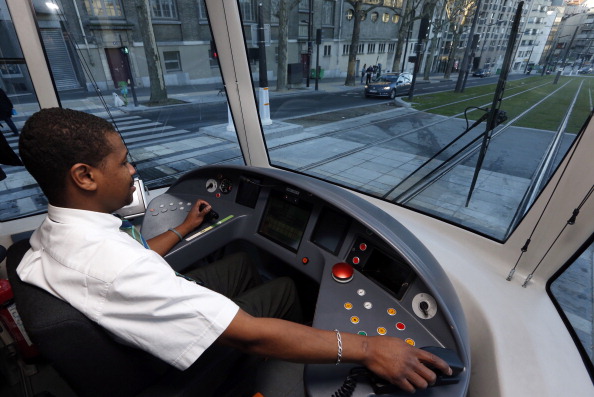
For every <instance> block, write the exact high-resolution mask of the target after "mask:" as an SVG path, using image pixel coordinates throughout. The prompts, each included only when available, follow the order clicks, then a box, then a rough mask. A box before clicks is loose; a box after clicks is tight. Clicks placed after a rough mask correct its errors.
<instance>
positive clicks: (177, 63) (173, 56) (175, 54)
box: [163, 51, 182, 72]
mask: <svg viewBox="0 0 594 397" xmlns="http://www.w3.org/2000/svg"><path fill="white" fill-rule="evenodd" d="M163 61H164V62H165V71H166V72H180V71H181V70H182V67H181V59H180V57H179V51H163Z"/></svg>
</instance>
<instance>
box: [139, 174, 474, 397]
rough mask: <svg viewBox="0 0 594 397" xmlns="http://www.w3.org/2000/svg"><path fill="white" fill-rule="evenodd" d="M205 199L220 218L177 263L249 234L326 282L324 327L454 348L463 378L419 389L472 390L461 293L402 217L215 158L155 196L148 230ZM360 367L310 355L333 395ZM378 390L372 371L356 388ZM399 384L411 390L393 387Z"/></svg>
mask: <svg viewBox="0 0 594 397" xmlns="http://www.w3.org/2000/svg"><path fill="white" fill-rule="evenodd" d="M198 199H204V200H206V201H208V202H209V203H210V205H211V206H212V208H213V210H215V211H216V212H217V213H218V214H219V218H218V219H216V220H212V221H210V222H204V224H203V225H201V227H200V228H199V229H197V230H195V231H194V232H192V233H190V234H188V235H187V236H186V237H185V238H184V239H183V241H181V242H180V243H179V244H177V245H176V247H174V249H173V250H171V251H170V253H169V254H168V255H167V256H166V257H165V258H166V259H167V261H168V262H169V263H170V265H171V266H172V267H173V268H174V269H175V270H177V271H184V270H186V269H188V268H190V267H191V266H193V264H194V263H195V262H196V261H197V260H198V259H200V258H203V257H205V256H207V255H208V254H210V253H211V252H213V251H214V250H216V249H219V248H222V247H224V246H226V245H228V244H230V243H233V242H234V241H247V242H249V243H250V244H253V245H254V246H256V247H258V248H259V249H261V250H264V251H266V252H267V253H269V254H271V255H273V256H274V257H276V258H279V259H281V260H282V261H283V262H284V263H285V264H286V265H287V266H289V267H292V268H294V269H296V270H297V271H299V272H301V273H304V274H305V275H307V276H309V277H310V278H312V279H313V280H315V281H316V282H317V283H319V286H320V289H319V293H318V298H317V303H316V308H315V315H314V320H313V326H314V327H316V328H321V329H329V330H333V329H339V330H340V331H341V332H352V333H360V334H365V335H389V336H395V337H399V338H401V339H403V340H405V341H406V342H407V343H409V344H411V345H413V346H416V347H426V346H439V347H445V348H448V349H450V350H452V351H454V352H455V353H456V354H457V356H458V357H459V358H460V360H461V361H462V363H463V367H464V369H463V371H462V372H461V373H460V374H459V375H458V376H457V377H456V379H455V382H450V384H448V385H444V386H439V387H432V388H429V389H427V390H425V391H422V392H421V391H418V392H417V393H416V395H422V396H425V395H426V396H433V395H439V396H464V395H465V394H466V392H467V389H468V383H469V374H470V351H469V341H468V334H467V329H466V321H465V319H464V315H463V313H462V309H461V306H460V303H459V301H458V298H457V296H456V294H455V291H454V289H453V287H452V285H451V283H450V282H449V279H448V278H447V276H446V274H445V273H444V272H443V270H442V269H441V267H440V266H439V264H438V263H437V262H436V261H435V259H434V258H433V256H432V255H431V254H430V253H429V252H428V251H427V250H426V249H425V247H424V246H423V245H422V244H421V242H420V241H419V240H418V239H416V238H415V237H414V236H413V235H412V234H411V233H410V232H409V231H408V230H407V229H406V228H405V227H404V226H403V225H401V224H400V223H399V222H397V221H396V220H394V219H393V218H391V217H389V216H388V215H387V214H385V213H384V212H383V211H381V210H380V209H378V208H377V207H375V206H373V205H372V204H370V203H369V202H367V201H366V200H363V199H362V198H360V197H358V196H356V195H354V194H352V193H350V192H348V191H346V190H344V189H342V188H339V187H336V186H333V185H330V184H328V183H326V182H322V181H318V180H316V179H313V178H311V177H308V176H302V175H298V174H295V173H289V172H285V171H281V170H276V169H265V168H255V167H246V166H207V167H203V168H199V169H196V170H194V171H192V172H190V173H188V174H186V175H184V176H183V177H181V178H180V179H179V180H178V181H177V182H176V183H175V184H173V185H172V186H171V187H170V188H169V189H168V191H167V192H166V193H164V194H162V195H160V196H158V197H156V198H154V199H153V200H151V202H150V203H149V205H148V207H147V212H146V215H145V217H144V221H143V224H142V233H143V235H144V236H145V237H146V238H151V237H154V236H156V235H158V234H160V233H163V232H165V231H166V230H167V229H168V228H170V227H174V226H177V225H178V224H180V223H181V222H182V221H183V219H184V218H185V216H186V215H187V212H188V211H189V210H190V208H191V206H192V204H193V203H194V202H195V201H196V200H198ZM345 274H346V275H345ZM352 369H353V366H352V365H339V366H336V365H317V364H316V365H308V366H307V367H306V374H305V382H306V385H305V386H306V391H307V393H308V394H309V395H311V396H318V395H319V396H328V395H332V394H333V393H335V392H336V391H337V390H338V389H339V388H340V387H341V385H342V384H343V381H344V380H345V379H346V377H347V376H348V375H349V373H350V371H351V370H352ZM370 393H371V394H373V390H372V388H371V384H370V383H369V382H366V381H365V380H363V381H361V382H360V385H358V386H357V389H356V392H354V393H353V394H352V395H353V396H367V395H370ZM399 393H401V394H402V395H405V394H406V393H403V392H395V393H392V395H400V394H399Z"/></svg>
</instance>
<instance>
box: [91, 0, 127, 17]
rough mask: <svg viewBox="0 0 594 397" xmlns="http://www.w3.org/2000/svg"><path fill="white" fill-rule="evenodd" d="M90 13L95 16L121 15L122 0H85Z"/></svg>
mask: <svg viewBox="0 0 594 397" xmlns="http://www.w3.org/2000/svg"><path fill="white" fill-rule="evenodd" d="M85 6H86V8H87V12H88V13H89V15H92V16H94V17H121V16H122V15H123V13H122V5H121V3H120V0H85Z"/></svg>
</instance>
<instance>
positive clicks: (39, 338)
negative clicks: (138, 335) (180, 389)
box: [6, 240, 171, 396]
mask: <svg viewBox="0 0 594 397" xmlns="http://www.w3.org/2000/svg"><path fill="white" fill-rule="evenodd" d="M29 247H30V245H29V241H28V240H22V241H19V242H17V243H15V244H13V245H12V246H11V247H10V248H9V249H8V253H7V261H6V268H7V272H8V278H9V281H10V284H11V286H12V289H13V292H14V295H15V302H16V307H17V311H18V312H19V314H20V316H21V318H22V321H23V324H24V326H25V329H26V330H27V333H28V334H29V336H30V337H31V339H32V341H33V342H34V343H35V344H36V346H37V348H38V349H39V351H40V352H41V354H42V356H44V357H45V358H46V359H48V360H49V361H50V362H51V364H52V366H53V367H54V368H55V369H56V370H57V371H58V372H59V373H60V375H61V376H62V377H63V378H64V379H65V380H66V382H68V384H69V385H70V386H71V387H72V389H73V390H74V391H75V392H76V393H77V394H78V395H79V396H134V395H137V394H139V393H140V392H142V391H144V390H146V389H147V388H148V387H149V386H151V385H152V384H154V383H156V382H157V381H158V380H159V379H160V378H161V377H162V376H163V374H164V373H165V372H166V371H167V370H168V369H171V367H170V366H169V365H167V364H166V363H164V362H163V361H161V360H159V359H157V358H155V357H154V356H152V355H150V354H148V353H146V352H144V351H141V350H138V349H134V348H131V347H128V346H125V345H122V344H120V343H118V342H116V341H115V340H114V339H113V338H112V337H111V336H110V335H109V334H108V333H107V332H106V331H105V330H104V329H103V328H102V327H100V326H99V325H97V324H96V323H94V322H93V321H91V320H89V319H88V318H87V317H86V316H84V315H83V314H82V313H81V312H79V311H78V310H76V309H75V308H74V307H72V306H71V305H70V304H68V303H67V302H64V301H62V300H61V299H58V298H56V297H54V296H53V295H51V294H49V293H48V292H46V291H44V290H42V289H40V288H38V287H35V286H33V285H31V284H27V283H24V282H23V281H21V280H20V278H19V277H18V275H17V273H16V268H17V266H18V264H19V263H20V261H21V259H22V257H23V255H24V254H25V252H26V251H27V250H28V249H29Z"/></svg>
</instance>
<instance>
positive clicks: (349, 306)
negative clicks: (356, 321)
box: [344, 302, 353, 310]
mask: <svg viewBox="0 0 594 397" xmlns="http://www.w3.org/2000/svg"><path fill="white" fill-rule="evenodd" d="M344 308H345V309H347V310H351V309H352V308H353V304H352V303H351V302H347V303H345V304H344Z"/></svg>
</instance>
